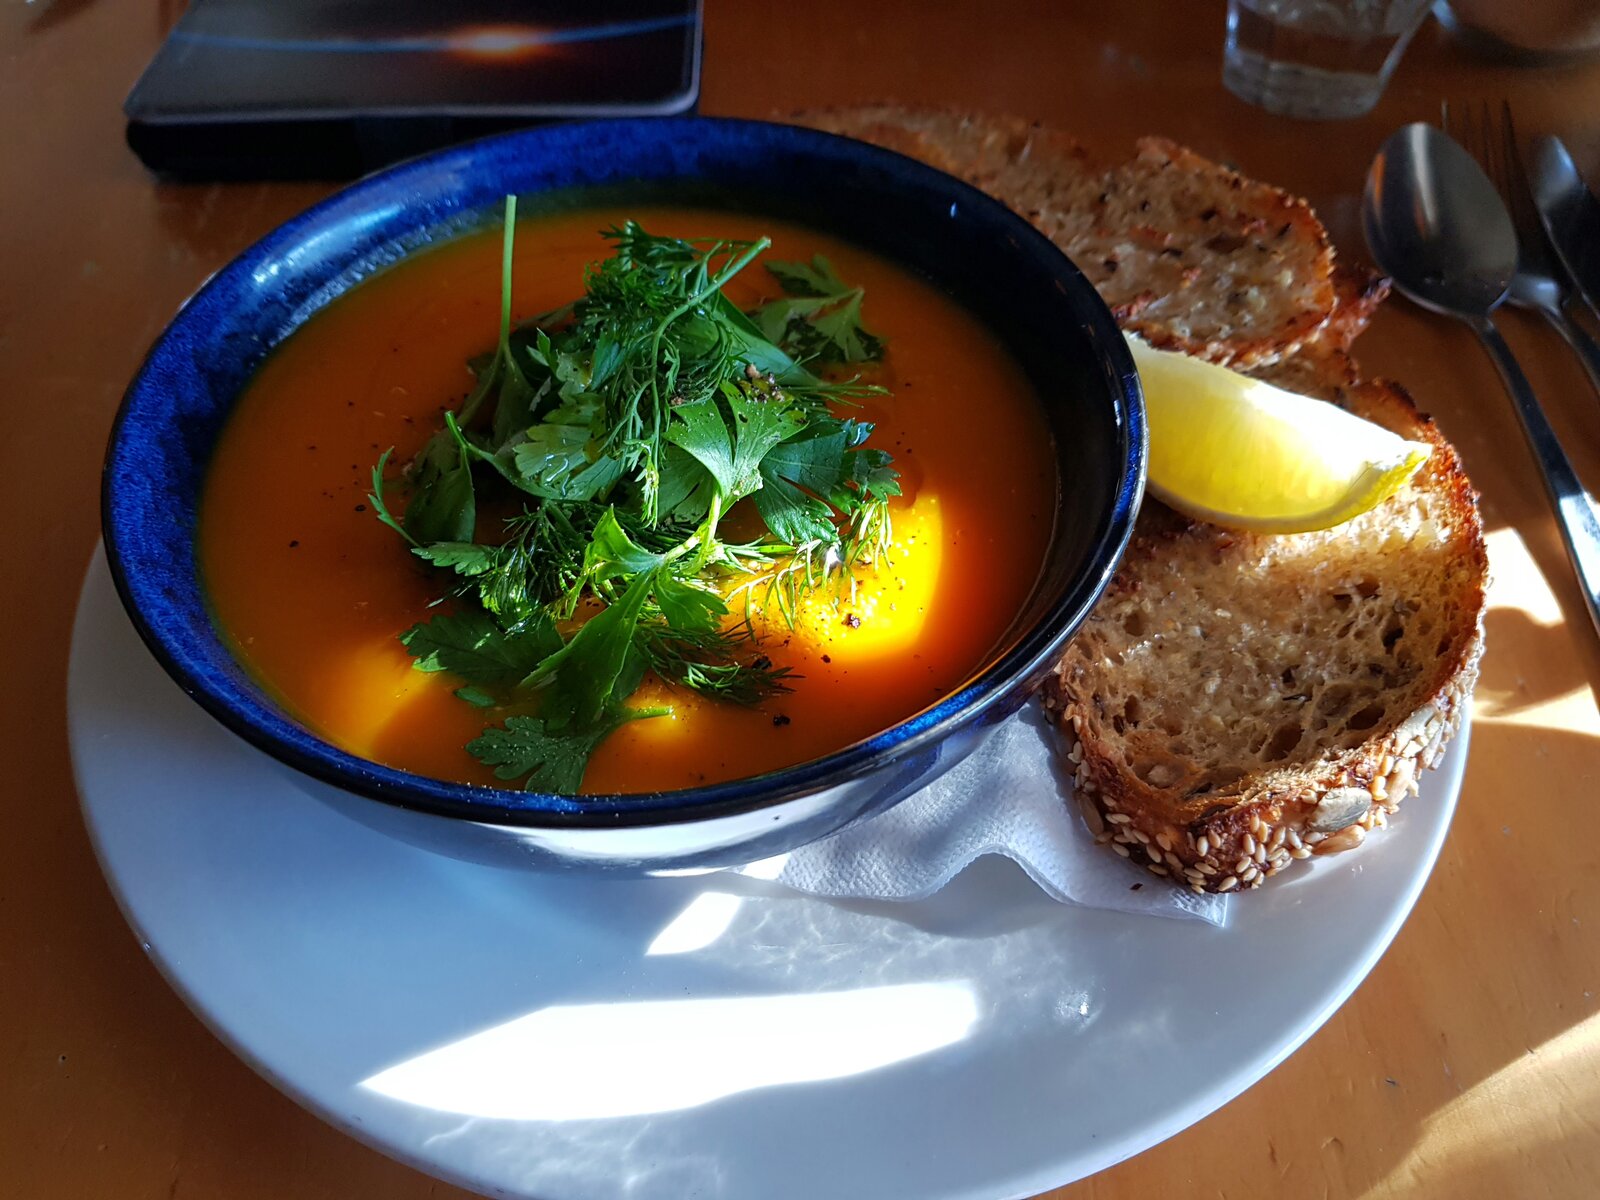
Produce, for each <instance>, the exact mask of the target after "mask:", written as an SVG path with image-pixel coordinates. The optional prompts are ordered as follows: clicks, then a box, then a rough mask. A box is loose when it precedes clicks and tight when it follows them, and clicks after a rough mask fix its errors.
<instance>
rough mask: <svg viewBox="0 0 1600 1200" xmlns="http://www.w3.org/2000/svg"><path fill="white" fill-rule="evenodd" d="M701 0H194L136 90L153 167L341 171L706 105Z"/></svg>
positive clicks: (135, 129) (133, 128)
mask: <svg viewBox="0 0 1600 1200" xmlns="http://www.w3.org/2000/svg"><path fill="white" fill-rule="evenodd" d="M699 76H700V3H699V0H586V2H577V3H573V2H570V0H569V2H568V3H559V2H558V0H452V2H451V3H439V2H438V0H431V2H430V0H194V2H193V3H192V4H191V5H190V6H189V8H188V10H187V11H186V12H185V13H184V15H183V16H182V18H181V19H180V20H179V21H178V23H177V25H176V26H175V27H174V28H173V30H172V32H171V34H169V35H168V37H167V40H166V42H165V43H164V44H163V45H162V47H161V50H160V51H159V52H158V53H157V55H156V57H155V59H154V60H153V61H152V62H151V64H150V66H149V67H148V68H147V69H146V70H145V73H144V75H143V76H142V77H141V78H140V80H139V82H138V83H137V84H136V85H135V86H134V89H133V92H132V94H130V95H129V97H128V100H127V103H126V104H125V105H124V111H125V112H126V114H127V116H128V121H129V124H128V142H129V145H131V146H132V147H133V149H134V150H135V151H136V152H137V153H138V154H139V156H140V157H141V158H142V159H143V160H144V161H145V162H146V164H147V165H149V166H151V167H152V168H153V169H156V170H158V171H162V172H164V173H168V174H176V175H182V176H191V177H205V178H262V177H283V176H300V177H342V176H349V175H354V174H359V173H361V172H363V171H368V170H371V169H373V168H375V167H378V166H381V165H383V164H384V163H386V162H391V161H393V160H395V159H397V158H403V157H407V156H409V155H412V154H418V153H421V152H423V151H425V150H430V149H434V148H436V147H438V146H441V145H445V144H448V143H450V142H453V141H459V140H461V139H463V138H467V137H473V136H477V135H479V134H483V133H490V132H495V131H498V130H501V129H509V128H514V127H516V126H519V125H526V124H530V123H532V122H536V121H544V120H557V119H566V118H573V117H585V116H645V115H667V114H672V113H681V112H688V111H692V110H693V108H694V104H695V100H696V98H697V96H698V94H699V83H700V78H699Z"/></svg>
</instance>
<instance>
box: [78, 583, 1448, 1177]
mask: <svg viewBox="0 0 1600 1200" xmlns="http://www.w3.org/2000/svg"><path fill="white" fill-rule="evenodd" d="M70 709H71V732H72V745H73V754H74V760H75V763H76V768H77V778H78V786H79V789H80V791H81V793H82V797H83V808H84V813H85V816H86V818H87V820H88V825H89V829H90V832H91V834H92V836H93V838H94V841H95V846H96V849H97V851H98V853H99V855H100V861H101V864H102V865H103V867H104V869H105V872H106V876H107V878H108V879H109V880H110V882H111V886H112V889H113V890H114V891H115V893H116V895H117V898H118V900H119V902H120V903H121V905H122V909H123V912H124V913H125V914H126V915H127V918H128V921H129V923H130V924H131V925H132V926H133V928H134V931H135V932H136V934H137V935H138V937H139V939H140V941H141V943H142V944H143V946H144V948H145V949H146V951H148V952H149V954H150V956H151V957H152V958H153V959H154V960H155V962H156V964H157V966H159V967H160V969H161V970H162V972H163V973H164V974H165V975H166V977H167V978H168V979H169V980H170V981H171V983H172V985H173V986H174V987H175V988H176V989H177V990H178V992H179V993H180V994H181V995H182V996H183V997H184V999H185V1000H186V1001H187V1002H188V1003H189V1005H190V1006H191V1007H192V1008H193V1009H194V1011H195V1012H196V1013H197V1014H198V1015H199V1016H200V1017H201V1019H202V1020H204V1021H205V1022H206V1023H207V1024H208V1025H209V1026H210V1027H211V1028H212V1029H213V1030H215V1031H216V1033H217V1034H218V1036H220V1037H221V1038H222V1039H223V1040H224V1041H226V1042H227V1044H228V1045H229V1046H231V1047H232V1048H233V1049H234V1050H235V1051H236V1052H237V1053H238V1054H239V1055H240V1056H241V1057H243V1058H244V1059H245V1060H246V1061H247V1062H249V1063H250V1064H251V1065H252V1066H253V1067H255V1069H256V1070H258V1071H260V1072H261V1073H262V1074H263V1075H265V1076H266V1077H267V1078H268V1079H269V1080H271V1081H272V1082H273V1083H274V1084H276V1085H277V1086H278V1087H280V1088H282V1089H283V1090H284V1091H285V1092H287V1093H288V1094H289V1095H290V1096H292V1097H294V1098H295V1099H296V1100H297V1101H299V1102H300V1103H302V1104H304V1105H305V1106H306V1107H308V1108H310V1109H311V1110H312V1111H314V1112H316V1113H317V1114H318V1115H320V1116H322V1117H323V1118H325V1119H326V1120H328V1121H331V1122H332V1123H334V1124H335V1125H337V1126H339V1127H340V1128H341V1129H344V1130H346V1131H348V1132H349V1133H351V1134H352V1135H354V1136H355V1137H357V1138H360V1139H361V1140H362V1141H364V1142H367V1143H369V1144H371V1145H373V1146H376V1147H377V1148H379V1149H381V1150H383V1151H385V1152H386V1153H388V1154H391V1155H393V1156H395V1157H396V1158H399V1159H401V1160H403V1161H405V1162H408V1163H411V1164H412V1165H414V1166H416V1167H418V1168H419V1169H421V1170H423V1171H427V1172H430V1173H432V1174H435V1175H438V1176H440V1177H441V1178H444V1179H448V1180H451V1181H453V1182H455V1183H458V1184H461V1185H463V1186H465V1187H469V1188H475V1189H478V1190H480V1191H483V1192H485V1193H488V1194H491V1195H503V1196H527V1197H538V1198H539V1200H573V1198H578V1197H600V1196H616V1195H624V1194H626V1195H627V1196H629V1197H631V1198H633V1200H654V1198H656V1197H660V1198H662V1200H679V1198H680V1197H684V1196H691V1195H692V1196H697V1197H702V1198H705V1200H712V1198H717V1197H738V1198H741V1200H742V1198H746V1197H756V1196H760V1197H779V1198H785V1197H794V1198H796V1200H815V1198H816V1197H819V1196H826V1197H829V1198H830V1200H847V1198H849V1197H856V1196H861V1197H874V1198H875V1200H876V1198H879V1197H883V1196H908V1197H909V1196H915V1197H919V1198H925V1200H932V1198H939V1200H946V1198H948V1200H955V1198H958V1197H973V1198H974V1200H977V1198H981V1200H994V1198H995V1197H998V1196H1018V1197H1020V1196H1026V1195H1031V1194H1033V1193H1036V1192H1039V1191H1043V1190H1045V1189H1047V1188H1050V1187H1054V1186H1057V1185H1060V1184H1064V1183H1067V1182H1069V1181H1071V1180H1074V1179H1078V1178H1081V1177H1082V1176H1085V1175H1088V1174H1090V1173H1092V1172H1094V1171H1098V1170H1100V1169H1101V1168H1103V1167H1106V1166H1109V1165H1110V1164H1112V1163H1114V1162H1117V1161H1118V1160H1120V1159H1123V1158H1126V1157H1128V1156H1129V1155H1132V1154H1137V1153H1139V1152H1140V1151H1141V1150H1144V1149H1146V1148H1147V1147H1149V1146H1152V1145H1154V1144H1155V1143H1157V1142H1159V1141H1161V1140H1162V1139H1163V1138H1167V1137H1170V1136H1171V1135H1173V1134H1174V1133H1176V1132H1178V1131H1179V1130H1181V1129H1183V1128H1184V1127H1185V1126H1187V1125H1189V1124H1191V1123H1193V1122H1194V1121H1197V1120H1199V1119H1200V1118H1201V1117H1203V1116H1205V1115H1206V1114H1207V1113H1209V1112H1211V1111H1212V1110H1214V1109H1216V1108H1218V1107H1219V1106H1221V1105H1222V1104H1224V1103H1226V1102H1227V1101H1228V1100H1230V1099H1231V1098H1232V1097H1234V1096H1235V1095H1237V1094H1238V1093H1239V1092H1241V1091H1243V1090H1244V1089H1245V1088H1246V1087H1248V1086H1250V1084H1252V1083H1253V1082H1255V1081H1256V1080H1257V1079H1259V1078H1261V1076H1263V1075H1264V1074H1266V1073H1267V1072H1268V1071H1269V1070H1271V1069H1272V1068H1273V1067H1274V1066H1276V1065H1277V1064H1278V1063H1279V1062H1281V1061H1282V1060H1283V1058H1284V1057H1285V1056H1287V1055H1288V1054H1289V1053H1290V1052H1291V1051H1292V1050H1293V1049H1294V1048H1295V1047H1296V1046H1298V1045H1299V1044H1300V1043H1301V1042H1302V1041H1304V1040H1305V1039H1306V1038H1307V1037H1308V1036H1309V1035H1310V1034H1311V1033H1312V1032H1313V1031H1314V1030H1315V1029H1316V1028H1317V1027H1318V1026H1320V1025H1321V1024H1322V1023H1323V1021H1325V1020H1326V1019H1327V1018H1328V1016H1329V1015H1330V1014H1332V1013H1333V1011H1334V1010H1335V1009H1336V1008H1337V1007H1338V1006H1339V1005H1340V1004H1341V1003H1342V1002H1343V1001H1344V1000H1345V998H1346V997H1347V996H1349V994H1350V993H1351V991H1353V990H1354V988H1355V986H1356V985H1357V984H1358V983H1359V982H1360V981H1361V979H1362V978H1363V977H1364V976H1365V975H1366V973H1367V971H1368V970H1370V969H1371V967H1372V965H1373V963H1374V962H1375V961H1376V960H1377V958H1378V956H1379V955H1380V954H1381V953H1382V952H1383V950H1384V948H1385V947H1386V946H1387V945H1388V944H1389V942H1390V940H1391V939H1392V938H1393V936H1394V934H1395V931H1396V930H1397V929H1398V928H1399V927H1400V923H1401V922H1402V921H1403V920H1404V919H1405V916H1406V914H1407V913H1408V912H1409V911H1410V909H1411V906H1412V904H1413V902H1414V901H1415V900H1416V897H1417V895H1418V893H1419V892H1420V891H1421V890H1422V886H1423V883H1424V882H1425V881H1426V879H1427V877H1428V872H1429V870H1430V869H1431V868H1432V865H1433V862H1434V859H1435V858H1436V857H1437V855H1438V852H1439V847H1440V845H1441V843H1442V842H1443V841H1444V836H1445V832H1446V829H1447V828H1448V826H1449V823H1450V815H1451V812H1452V811H1453V810H1454V807H1455V801H1456V796H1457V793H1458V792H1459V790H1460V786H1461V776H1462V770H1463V766H1464V763H1465V759H1466V741H1467V739H1466V736H1465V731H1463V734H1462V736H1461V737H1459V738H1458V739H1457V742H1456V745H1455V747H1454V748H1453V749H1452V750H1451V752H1450V753H1449V755H1448V756H1447V757H1446V759H1445V761H1444V764H1443V766H1442V768H1441V769H1440V770H1439V771H1438V772H1437V773H1436V774H1435V775H1433V776H1432V777H1431V778H1429V779H1428V780H1426V782H1425V784H1424V786H1423V790H1422V795H1421V797H1420V798H1417V799H1414V800H1412V801H1411V802H1410V803H1408V804H1407V805H1406V806H1405V808H1404V809H1403V810H1402V814H1401V816H1400V818H1399V819H1398V820H1397V822H1396V827H1395V828H1393V829H1391V830H1390V831H1389V832H1388V833H1386V834H1383V835H1381V836H1378V837H1375V838H1374V839H1373V840H1372V842H1371V844H1369V845H1368V846H1367V847H1366V848H1365V849H1363V850H1362V851H1361V853H1360V854H1358V855H1350V856H1344V857H1342V858H1334V859H1330V860H1328V861H1326V862H1321V861H1319V862H1317V863H1315V864H1313V865H1314V869H1313V870H1311V871H1308V872H1302V873H1300V874H1299V875H1298V876H1297V877H1293V878H1290V879H1285V880H1282V881H1278V882H1276V883H1274V884H1273V886H1271V887H1269V888H1267V889H1266V890H1265V891H1264V892H1262V893H1259V894H1256V895H1251V896H1248V897H1245V898H1244V899H1243V900H1242V901H1238V902H1236V903H1235V904H1234V911H1233V914H1232V918H1231V921H1230V924H1229V926H1228V928H1226V929H1221V930H1219V929H1214V928H1211V927H1209V926H1206V925H1203V924H1201V923H1200V922H1197V921H1180V920H1163V919H1158V918H1152V917H1134V916H1128V915H1124V914H1118V913H1110V912H1099V911H1090V910H1086V909H1081V908H1072V907H1064V906H1061V905H1058V904H1056V903H1054V902H1052V901H1050V900H1047V899H1045V898H1044V896H1043V895H1042V894H1041V893H1040V892H1039V891H1038V889H1036V888H1035V887H1033V885H1031V884H1030V883H1029V882H1028V881H1027V879H1026V877H1025V876H1024V875H1023V874H1022V872H1021V871H1020V870H1019V869H1017V868H1016V867H1014V866H1013V865H1012V864H1010V863H1009V862H1006V861H1001V860H994V859H988V860H984V861H981V862H979V863H978V864H976V865H975V866H974V867H972V868H971V869H969V870H968V871H967V872H966V873H965V874H963V875H962V876H961V877H959V878H958V879H957V880H956V881H955V882H954V883H953V884H951V886H949V887H948V888H946V889H945V890H944V891H943V892H941V893H940V894H938V895H937V896H935V897H933V898H932V899H930V900H927V901H923V902H920V903H915V904H892V903H890V904H876V903H872V904H868V903H860V904H841V903H830V902H827V901H822V900H817V899H812V898H804V897H796V896H794V895H791V894H778V893H777V892H776V891H775V890H774V889H773V888H772V887H771V885H764V884H762V883H760V882H757V881H742V880H737V879H729V878H725V877H722V876H717V877H712V878H707V877H704V876H701V877H696V878H681V879H663V880H649V881H605V880H596V879H592V878H587V877H581V876H553V875H535V874H519V873H513V872H506V871H498V870H495V869H491V868H483V867H474V866H468V865H466V864H462V863H457V862H453V861H449V860H446V859H442V858H439V857H436V856H432V855H429V854H426V853H424V852H422V851H419V850H414V849H411V848H410V847H408V846H405V845H402V844H400V843H398V842H394V841H391V840H388V839H386V838H385V837H383V836H382V835H381V834H377V833H374V832H372V831H371V830H369V829H367V828H365V827H363V826H361V825H358V824H355V823H354V822H352V821H349V820H346V819H345V818H343V817H341V816H339V815H337V814H336V813H334V812H333V811H331V810H329V809H327V808H325V807H323V806H322V805H321V804H319V803H317V802H316V801H315V800H313V799H312V798H311V797H310V796H309V795H307V794H306V793H304V792H302V791H301V790H300V788H299V787H298V786H297V784H296V783H295V782H294V778H293V775H292V773H290V772H289V771H288V770H287V769H286V768H282V767H280V766H279V765H278V764H276V763H275V762H273V761H272V760H270V759H268V758H267V757H265V756H263V755H262V754H260V753H258V752H257V751H255V750H254V749H252V748H250V747H249V746H247V745H245V744H244V743H243V742H241V741H240V740H238V739H237V738H235V737H234V736H233V735H231V734H229V733H227V732H225V731H224V730H223V729H222V728H221V727H220V726H218V725H217V724H216V723H215V722H213V721H212V720H211V719H210V718H209V717H207V716H206V715H205V714H204V713H203V712H201V710H200V709H199V708H198V707H196V706H195V705H194V704H192V703H191V702H190V701H189V700H188V699H186V698H185V697H184V696H183V694H182V692H181V691H180V690H179V689H178V688H177V687H176V686H175V685H174V684H172V683H171V682H170V681H169V680H168V679H167V677H166V676H165V675H164V674H163V673H162V672H161V670H160V669H159V668H158V667H157V666H156V664H155V662H154V661H153V660H152V659H151V658H150V656H149V655H148V654H147V653H146V652H145V650H144V648H143V646H142V645H141V644H140V643H139V641H138V639H137V637H136V636H135V634H134V632H133V629H132V627H131V626H130V625H129V623H128V621H127V618H126V617H125V616H124V614H123V612H122V610H121V608H120V606H119V605H118V602H117V599H116V596H115V593H114V591H113V589H112V586H111V583H110V579H109V576H108V574H107V572H106V568H105V563H104V560H103V558H101V557H98V556H97V558H96V560H95V562H94V564H93V565H92V567H91V569H90V572H89V577H88V580H87V582H86V584H85V587H84V592H83V598H82V601H81V603H80V607H79V611H78V619H77V627H76V631H75V634H74V637H73V646H72V665H71V677H70ZM1141 878H1143V879H1146V880H1148V882H1147V883H1146V884H1145V886H1156V881H1155V880H1153V879H1149V877H1148V876H1144V877H1141V876H1140V875H1138V874H1135V873H1131V872H1130V876H1129V881H1130V886H1131V885H1132V884H1133V883H1137V882H1140V881H1141Z"/></svg>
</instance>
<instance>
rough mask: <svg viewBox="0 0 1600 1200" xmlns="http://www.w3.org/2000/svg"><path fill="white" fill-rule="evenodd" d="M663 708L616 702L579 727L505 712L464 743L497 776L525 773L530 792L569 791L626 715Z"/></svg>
mask: <svg viewBox="0 0 1600 1200" xmlns="http://www.w3.org/2000/svg"><path fill="white" fill-rule="evenodd" d="M665 711H666V710H663V709H655V708H626V707H623V706H617V707H615V708H613V709H612V710H611V712H610V713H609V714H608V716H607V717H606V719H605V720H603V721H598V722H595V723H594V724H591V725H587V726H585V727H583V728H581V729H556V730H552V729H551V728H550V725H549V723H548V722H547V721H545V720H544V719H543V718H540V717H507V718H506V723H505V725H504V726H494V725H491V726H490V727H489V728H487V729H485V730H484V731H483V733H482V734H481V735H479V736H478V737H476V738H474V739H473V740H472V741H470V742H468V743H467V750H468V752H470V753H471V754H472V755H473V757H475V758H476V759H477V760H478V761H479V762H481V763H483V764H484V765H485V766H489V767H493V768H494V773H495V776H496V777H497V778H499V779H504V780H508V781H509V780H513V779H522V778H523V777H524V776H526V777H527V778H526V779H525V780H524V782H523V786H524V787H525V788H526V789H527V790H528V791H530V792H532V791H538V792H554V793H556V794H558V795H568V796H570V795H572V794H573V793H575V792H576V791H577V790H578V789H579V788H580V787H582V786H583V774H584V771H585V770H586V769H587V768H588V766H589V756H590V755H591V754H593V753H594V748H595V747H596V746H598V745H599V744H600V743H601V742H603V741H605V739H606V738H608V737H610V736H611V734H613V733H614V732H616V730H617V729H619V728H620V727H622V726H623V725H626V724H627V723H628V722H629V721H636V720H639V719H640V718H642V717H656V716H662V715H664V714H665Z"/></svg>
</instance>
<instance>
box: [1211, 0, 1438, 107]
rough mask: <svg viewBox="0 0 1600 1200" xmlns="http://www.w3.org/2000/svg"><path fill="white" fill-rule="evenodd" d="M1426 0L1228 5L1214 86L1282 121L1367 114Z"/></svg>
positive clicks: (1275, 0) (1248, 0)
mask: <svg viewBox="0 0 1600 1200" xmlns="http://www.w3.org/2000/svg"><path fill="white" fill-rule="evenodd" d="M1429 3H1430V0H1228V33H1227V40H1226V41H1225V42H1224V43H1223V52H1222V82H1223V83H1224V84H1225V85H1227V88H1228V90H1229V91H1230V92H1232V93H1233V94H1234V95H1235V96H1238V97H1239V98H1240V99H1241V100H1246V101H1249V102H1250V103H1251V104H1256V105H1259V106H1260V107H1262V108H1264V109H1266V110H1267V111H1268V112H1274V113H1280V114H1282V115H1283V116H1288V117H1311V118H1317V119H1332V118H1339V117H1358V116H1360V115H1361V114H1362V113H1365V112H1369V111H1371V109H1372V106H1373V105H1375V104H1376V103H1377V102H1378V97H1379V96H1381V95H1382V94H1383V89H1384V85H1385V84H1387V83H1388V82H1389V76H1390V75H1391V74H1392V73H1393V72H1394V68H1395V64H1396V63H1397V62H1399V61H1400V55H1401V53H1402V52H1403V51H1404V50H1405V48H1406V43H1407V42H1409V41H1410V40H1411V35H1412V34H1414V33H1415V32H1416V31H1417V26H1418V25H1420V24H1422V18H1423V16H1424V15H1426V13H1427V11H1428V5H1429Z"/></svg>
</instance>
